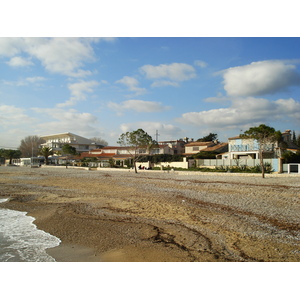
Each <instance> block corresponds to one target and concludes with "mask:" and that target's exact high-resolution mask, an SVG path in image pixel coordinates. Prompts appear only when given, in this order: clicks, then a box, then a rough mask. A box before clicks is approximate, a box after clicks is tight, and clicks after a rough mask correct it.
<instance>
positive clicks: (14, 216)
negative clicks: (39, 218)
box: [0, 199, 61, 262]
mask: <svg viewBox="0 0 300 300" xmlns="http://www.w3.org/2000/svg"><path fill="white" fill-rule="evenodd" d="M5 201H7V199H0V202H5ZM26 214H27V212H23V211H15V210H11V209H6V208H0V261H1V262H5V261H7V262H23V261H24V262H25V261H27V262H54V261H55V259H54V258H53V257H51V256H50V255H48V254H47V253H46V249H47V248H52V247H56V246H58V245H59V244H60V242H61V241H60V239H58V238H57V237H55V236H53V235H51V234H49V233H47V232H45V231H43V230H39V229H37V227H36V225H35V224H33V221H34V220H35V219H34V218H33V217H30V216H27V215H26Z"/></svg>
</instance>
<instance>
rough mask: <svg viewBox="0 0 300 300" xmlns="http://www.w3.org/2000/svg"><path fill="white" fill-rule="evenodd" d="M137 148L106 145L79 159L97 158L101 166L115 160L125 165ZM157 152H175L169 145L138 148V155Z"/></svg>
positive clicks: (155, 153) (88, 152)
mask: <svg viewBox="0 0 300 300" xmlns="http://www.w3.org/2000/svg"><path fill="white" fill-rule="evenodd" d="M134 152H135V150H134V149H133V148H130V147H116V146H106V147H103V148H101V149H93V150H90V151H87V152H83V153H81V155H80V157H78V159H83V158H97V160H98V161H99V163H100V166H101V167H102V166H108V165H109V161H110V160H113V161H114V163H117V164H119V165H122V166H123V165H125V164H126V162H125V161H126V160H132V157H133V155H134ZM157 154H174V152H173V149H172V148H171V147H169V146H168V145H158V147H155V148H152V149H150V150H148V149H146V148H139V149H137V155H157Z"/></svg>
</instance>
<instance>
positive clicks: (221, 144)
mask: <svg viewBox="0 0 300 300" xmlns="http://www.w3.org/2000/svg"><path fill="white" fill-rule="evenodd" d="M227 145H228V143H220V144H217V145H215V146H212V147H208V148H205V149H203V150H201V152H202V151H207V152H209V151H216V150H219V149H221V148H224V147H226V146H227Z"/></svg>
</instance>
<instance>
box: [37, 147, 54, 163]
mask: <svg viewBox="0 0 300 300" xmlns="http://www.w3.org/2000/svg"><path fill="white" fill-rule="evenodd" d="M40 154H41V155H43V156H44V157H45V160H46V165H49V159H48V157H49V156H50V155H53V150H52V149H51V148H50V147H43V148H42V149H41V150H40Z"/></svg>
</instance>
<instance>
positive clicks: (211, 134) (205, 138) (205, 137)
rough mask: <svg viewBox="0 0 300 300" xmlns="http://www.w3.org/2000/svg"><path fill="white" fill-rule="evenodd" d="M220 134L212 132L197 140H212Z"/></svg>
mask: <svg viewBox="0 0 300 300" xmlns="http://www.w3.org/2000/svg"><path fill="white" fill-rule="evenodd" d="M217 137H218V135H217V134H216V133H210V134H208V135H206V136H204V137H203V138H200V139H198V140H197V142H212V141H215V140H216V139H217Z"/></svg>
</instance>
